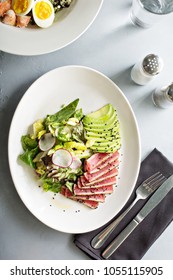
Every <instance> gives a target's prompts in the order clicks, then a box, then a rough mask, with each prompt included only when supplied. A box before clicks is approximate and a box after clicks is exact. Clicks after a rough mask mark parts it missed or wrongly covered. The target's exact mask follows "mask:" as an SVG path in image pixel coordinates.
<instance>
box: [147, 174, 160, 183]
mask: <svg viewBox="0 0 173 280" xmlns="http://www.w3.org/2000/svg"><path fill="white" fill-rule="evenodd" d="M160 174H161V173H160V172H159V171H158V172H156V173H155V174H153V175H151V176H150V177H149V178H147V179H146V180H145V181H144V182H143V183H146V184H148V182H150V180H152V179H154V178H155V177H157V176H158V175H160Z"/></svg>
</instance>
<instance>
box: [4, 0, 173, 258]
mask: <svg viewBox="0 0 173 280" xmlns="http://www.w3.org/2000/svg"><path fill="white" fill-rule="evenodd" d="M130 6H131V1H130V0H122V1H115V0H105V1H104V4H103V6H102V9H101V11H100V13H99V15H98V17H97V18H96V20H95V21H94V23H93V24H92V26H91V27H90V28H89V29H88V30H87V31H86V32H85V34H83V35H82V36H81V37H80V38H79V39H78V40H77V41H75V42H73V43H72V44H71V45H69V46H67V47H65V48H64V49H61V50H59V51H56V52H54V53H51V54H47V55H42V56H31V57H25V56H15V55H12V54H7V53H5V52H0V131H1V137H0V154H1V160H0V179H1V191H0V259H62V260H63V259H69V260H70V259H74V260H75V259H81V260H85V259H88V257H87V256H86V255H85V254H84V253H83V252H81V251H80V250H79V249H78V248H76V247H75V245H74V244H73V242H72V241H73V236H72V235H70V234H64V233H61V232H57V231H55V230H53V229H50V228H48V227H47V226H45V225H44V224H42V223H41V222H39V221H38V220H37V219H36V218H35V217H34V216H33V215H32V214H31V213H30V212H29V211H28V210H27V208H26V207H25V206H24V205H23V203H22V201H21V200H20V198H19V196H18V194H17V192H16V190H15V188H14V185H13V182H12V179H11V176H10V172H9V167H8V153H7V142H8V131H9V126H10V122H11V119H12V116H13V113H14V110H15V108H16V106H17V104H18V102H19V101H20V99H21V97H22V96H23V94H24V93H25V91H26V89H27V88H28V87H29V86H30V85H31V84H32V83H33V82H34V81H35V80H36V79H37V78H38V77H40V76H41V75H42V74H44V73H45V72H47V71H49V70H51V69H54V68H56V67H60V66H63V65H70V64H77V65H84V66H88V67H92V68H94V69H96V70H98V71H100V72H102V73H104V74H105V75H107V76H108V77H110V78H111V79H112V80H113V81H114V82H115V83H116V84H117V85H118V86H119V87H120V88H121V89H122V90H123V92H124V94H125V95H126V97H127V98H128V100H129V102H130V104H131V106H132V108H133V110H134V112H135V115H136V118H137V121H138V125H139V130H140V135H141V154H142V159H143V158H145V156H146V155H147V154H148V153H149V152H150V151H151V150H152V149H153V148H155V147H156V148H157V149H159V150H160V151H161V152H163V153H164V154H165V155H166V156H167V157H168V158H169V159H170V160H171V161H173V125H172V123H173V122H172V119H173V108H171V109H169V110H162V109H158V108H156V107H154V106H153V104H152V99H151V92H152V91H153V89H155V88H156V87H159V86H162V85H165V84H169V83H171V82H172V79H173V76H172V73H173V71H172V69H173V51H172V50H173V37H172V26H173V15H170V16H168V17H167V18H166V19H165V20H164V21H162V22H160V23H158V24H157V25H156V26H154V27H153V28H152V29H146V30H144V29H141V28H138V27H136V26H134V25H132V24H131V22H130V19H129V9H130ZM149 53H157V54H159V55H160V56H161V57H162V58H163V60H164V69H163V71H162V73H161V74H160V75H159V76H158V77H157V78H156V79H155V80H154V81H153V82H151V83H150V84H148V85H146V86H137V85H135V84H134V83H133V82H132V81H131V79H130V69H131V67H132V65H134V64H135V63H136V62H137V61H138V60H140V59H141V58H143V57H144V56H145V55H147V54H149ZM172 236H173V224H170V225H169V227H168V228H167V229H166V231H165V232H164V233H163V234H162V235H161V237H160V238H159V239H158V240H157V241H156V242H155V244H154V245H153V246H152V247H151V248H150V250H149V251H148V252H147V254H146V255H145V256H144V259H165V260H167V259H173V238H172Z"/></svg>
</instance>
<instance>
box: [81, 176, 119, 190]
mask: <svg viewBox="0 0 173 280" xmlns="http://www.w3.org/2000/svg"><path fill="white" fill-rule="evenodd" d="M83 177H84V176H83ZM83 177H81V181H80V183H79V184H78V187H79V188H82V189H85V188H90V187H91V188H95V187H96V188H101V187H105V186H111V185H114V184H116V176H113V177H111V178H107V179H103V180H101V181H99V180H98V181H93V182H88V181H86V179H84V178H85V177H84V178H83Z"/></svg>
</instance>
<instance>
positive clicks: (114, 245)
mask: <svg viewBox="0 0 173 280" xmlns="http://www.w3.org/2000/svg"><path fill="white" fill-rule="evenodd" d="M172 188H173V175H171V176H170V177H169V178H168V179H167V180H166V181H165V182H164V183H163V184H162V185H161V186H160V187H159V188H158V189H157V190H156V191H155V192H154V194H153V195H152V196H151V197H150V199H149V200H148V202H147V203H146V204H145V205H144V207H143V208H142V209H141V210H140V212H139V213H138V214H137V215H136V217H135V218H134V219H133V220H132V221H131V222H130V223H129V224H128V225H127V226H126V228H125V229H124V230H123V231H122V232H121V233H120V234H119V235H118V236H117V237H116V238H115V239H114V240H113V241H112V242H111V243H110V245H109V246H108V247H107V248H106V249H105V250H104V251H103V253H102V257H103V258H104V259H108V258H109V257H110V256H111V255H112V254H113V253H114V252H115V251H116V250H117V249H118V247H119V246H120V245H121V244H122V243H123V242H124V241H125V239H126V238H127V237H128V236H129V235H130V234H131V233H132V231H133V230H134V229H135V228H136V227H137V226H138V225H139V223H140V222H141V221H142V220H143V219H144V218H146V217H147V216H148V214H149V213H150V212H151V211H152V210H153V209H154V208H155V207H156V206H157V205H158V204H159V203H160V202H161V201H162V199H163V198H164V197H165V196H166V195H167V194H168V192H169V191H170V190H171V189H172Z"/></svg>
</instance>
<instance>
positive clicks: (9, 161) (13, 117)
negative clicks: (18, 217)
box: [8, 65, 141, 234]
mask: <svg viewBox="0 0 173 280" xmlns="http://www.w3.org/2000/svg"><path fill="white" fill-rule="evenodd" d="M65 68H78V69H84V70H89V71H91V72H95V73H96V74H98V75H100V76H102V77H103V78H104V79H106V80H108V81H109V82H110V83H111V84H112V85H113V86H114V87H115V88H116V89H118V91H119V92H121V94H122V96H123V98H124V99H125V101H126V103H127V105H128V107H129V110H130V112H131V114H132V116H133V121H134V124H135V128H136V133H137V140H138V141H137V143H138V149H137V152H138V161H137V170H136V175H135V177H134V179H133V181H134V183H133V186H132V188H131V191H130V192H129V196H127V197H126V199H125V202H124V204H123V205H122V207H121V208H120V210H121V209H122V208H123V207H124V205H125V204H126V203H127V201H128V199H129V197H130V195H131V194H132V192H133V190H134V187H135V184H136V182H137V178H138V175H139V170H140V164H141V139H140V133H139V127H138V123H137V119H136V116H135V114H134V111H133V109H132V107H131V105H130V102H129V101H128V99H127V97H126V96H125V94H124V93H123V92H122V90H121V89H120V88H119V87H118V86H117V85H116V84H115V83H114V82H113V80H111V79H110V78H109V77H108V76H106V75H105V74H103V73H102V72H100V71H98V70H96V69H94V68H91V67H88V66H83V65H65V66H61V67H57V68H54V69H52V70H50V71H48V72H46V73H44V74H43V75H41V76H40V77H38V78H37V79H36V80H35V81H34V82H33V83H32V84H31V85H30V86H29V87H28V89H27V90H26V91H25V92H24V94H23V96H22V98H21V99H20V101H19V102H18V105H17V106H16V109H15V111H14V113H13V116H12V119H11V124H10V128H9V134H8V163H9V169H10V174H11V177H12V180H13V184H14V187H15V189H16V191H17V193H18V195H19V198H20V199H21V200H22V202H23V203H24V205H25V207H26V208H27V209H28V210H29V211H30V213H31V214H32V215H34V217H36V218H37V219H38V220H39V221H41V222H42V223H43V224H44V225H46V226H48V227H50V228H52V229H54V230H56V231H60V232H64V233H70V234H76V233H77V234H80V233H85V232H89V231H92V230H95V229H97V228H99V227H101V226H103V225H104V224H105V223H104V224H102V225H100V226H99V227H96V228H92V229H90V230H87V231H86V230H85V231H83V230H82V231H77V232H76V231H75V232H74V231H70V230H68V231H67V230H64V231H63V230H62V229H58V228H57V227H56V226H55V227H54V226H52V225H51V224H49V222H45V221H44V220H43V219H42V218H40V217H38V216H37V215H36V214H35V213H34V211H33V210H32V209H31V208H30V206H29V205H28V203H27V202H26V201H25V200H24V199H23V197H22V196H21V194H20V191H19V189H18V187H17V186H16V182H15V181H16V180H15V178H14V172H12V167H11V160H10V138H11V134H12V129H13V122H14V121H15V116H16V112H17V111H18V109H19V107H20V104H21V103H22V100H23V99H25V98H26V96H27V95H28V94H29V91H30V89H31V88H32V86H34V84H35V83H37V81H38V80H41V79H44V77H46V76H48V75H51V73H52V72H56V71H58V70H59V71H61V69H65ZM120 210H119V211H120ZM117 213H118V212H117ZM115 214H116V213H115ZM114 216H115V215H114V214H113V215H112V216H111V217H110V218H109V220H107V222H109V221H110V220H111V219H112V218H113V217H114Z"/></svg>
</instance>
